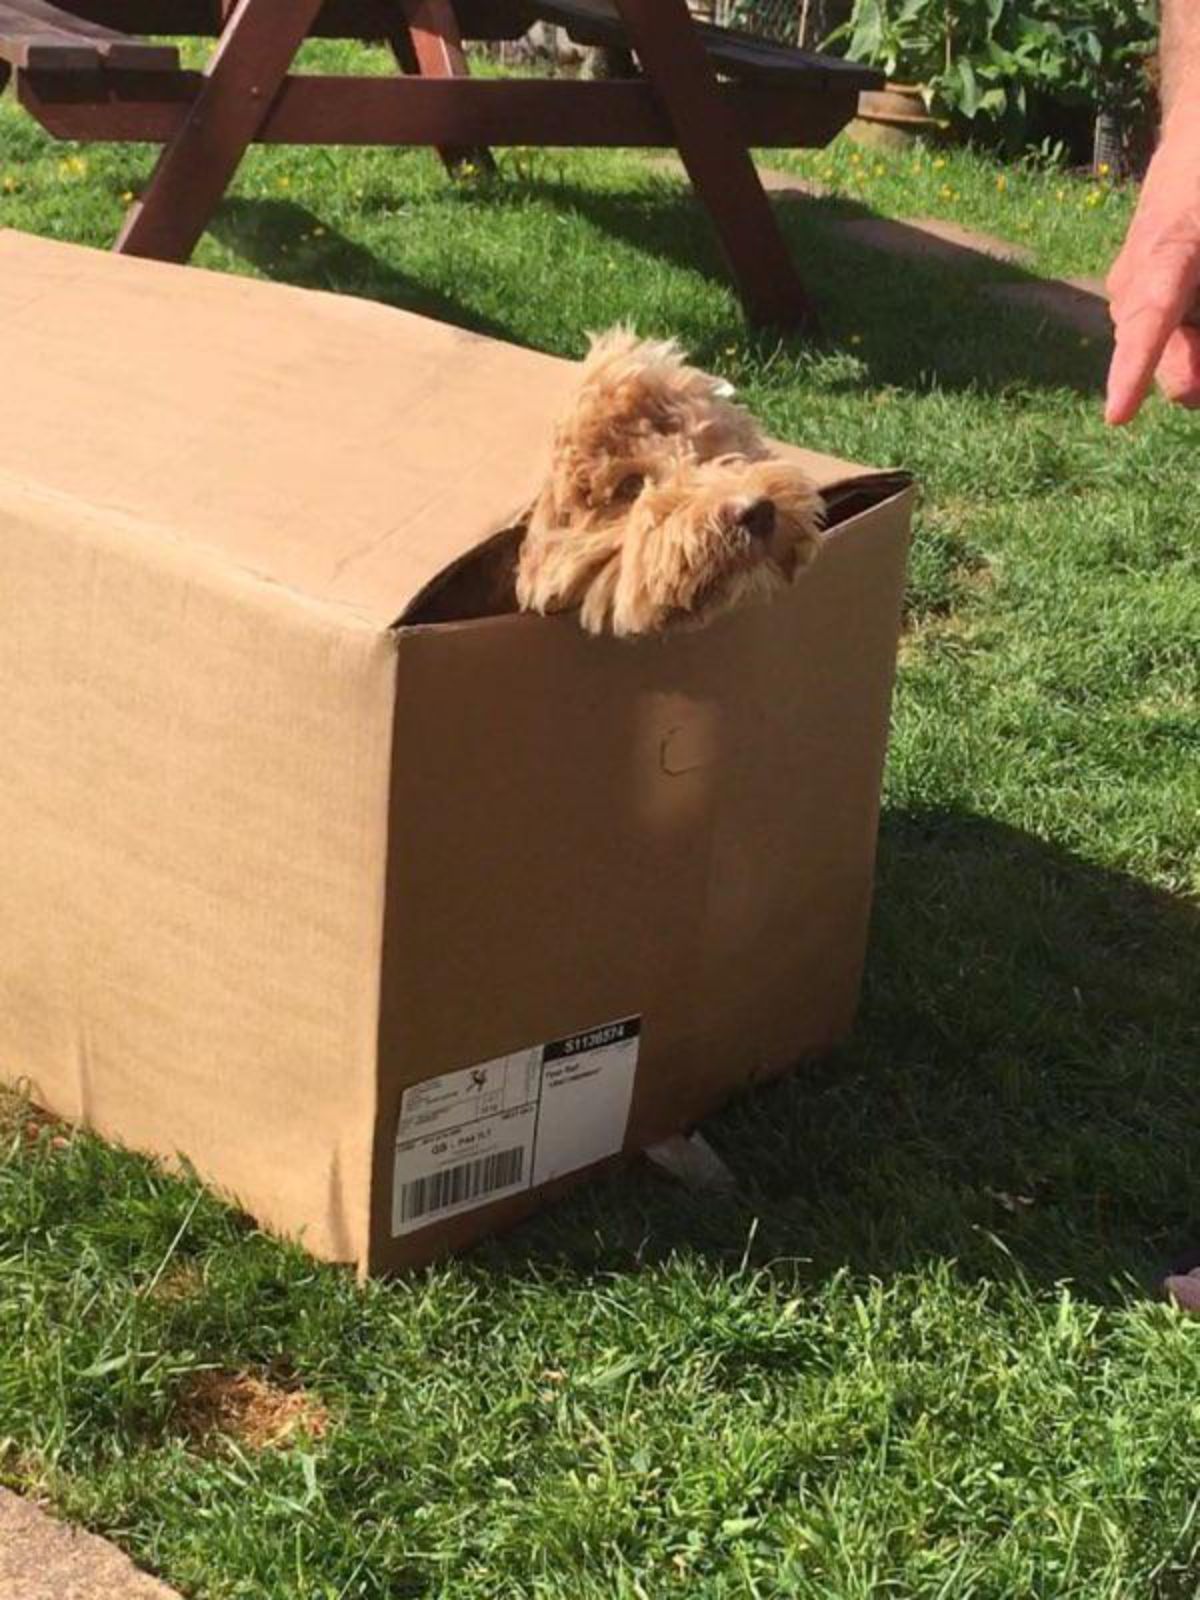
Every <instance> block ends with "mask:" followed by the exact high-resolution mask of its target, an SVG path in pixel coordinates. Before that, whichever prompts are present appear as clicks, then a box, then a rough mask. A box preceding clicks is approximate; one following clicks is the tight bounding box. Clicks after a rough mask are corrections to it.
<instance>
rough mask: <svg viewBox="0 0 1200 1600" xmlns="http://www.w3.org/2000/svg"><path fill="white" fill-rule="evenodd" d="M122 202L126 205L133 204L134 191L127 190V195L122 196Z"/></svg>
mask: <svg viewBox="0 0 1200 1600" xmlns="http://www.w3.org/2000/svg"><path fill="white" fill-rule="evenodd" d="M121 200H122V203H123V204H124V205H130V204H132V202H133V190H132V189H126V191H125V193H124V194H123V195H122V196H121Z"/></svg>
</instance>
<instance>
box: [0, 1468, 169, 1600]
mask: <svg viewBox="0 0 1200 1600" xmlns="http://www.w3.org/2000/svg"><path fill="white" fill-rule="evenodd" d="M0 1600H180V1596H179V1595H178V1594H177V1593H176V1592H175V1590H174V1589H168V1588H167V1586H166V1584H164V1583H160V1582H159V1581H158V1579H157V1578H151V1577H149V1576H148V1575H147V1574H146V1573H144V1572H139V1571H138V1569H137V1568H136V1567H135V1566H134V1564H133V1562H132V1561H130V1559H129V1557H128V1556H127V1555H125V1554H123V1552H122V1551H120V1550H118V1549H117V1548H116V1546H115V1545H111V1544H109V1543H108V1541H107V1539H99V1538H97V1537H96V1535H95V1534H94V1533H84V1532H83V1530H82V1529H80V1528H72V1527H69V1526H68V1525H67V1524H66V1523H65V1522H58V1521H56V1520H55V1519H54V1518H53V1517H50V1516H47V1514H46V1513H45V1512H44V1511H42V1510H40V1509H39V1508H38V1507H37V1506H35V1505H32V1504H31V1503H30V1502H29V1501H28V1500H23V1499H22V1498H21V1497H20V1495H15V1494H10V1493H9V1492H8V1490H7V1489H0Z"/></svg>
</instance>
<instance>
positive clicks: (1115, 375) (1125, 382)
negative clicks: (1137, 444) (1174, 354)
mask: <svg viewBox="0 0 1200 1600" xmlns="http://www.w3.org/2000/svg"><path fill="white" fill-rule="evenodd" d="M1178 322H1179V317H1178V315H1174V316H1173V315H1172V314H1171V312H1170V311H1169V310H1167V311H1164V310H1163V309H1161V308H1159V307H1157V306H1145V307H1142V308H1141V309H1140V310H1138V311H1135V312H1133V313H1131V314H1127V315H1125V316H1124V317H1123V318H1121V320H1119V321H1118V322H1117V324H1116V339H1117V343H1116V349H1115V350H1114V351H1113V356H1112V361H1111V363H1110V365H1109V369H1108V394H1107V397H1106V400H1105V406H1104V420H1105V422H1107V423H1109V424H1111V426H1113V427H1118V428H1119V427H1122V426H1123V425H1124V424H1125V423H1127V422H1132V421H1133V419H1134V417H1136V416H1137V414H1138V411H1139V410H1140V408H1141V404H1142V401H1143V400H1144V399H1145V398H1146V396H1147V394H1148V393H1149V391H1150V385H1151V383H1152V381H1153V379H1154V371H1155V368H1156V367H1157V366H1158V364H1159V362H1160V361H1161V360H1162V355H1163V351H1164V350H1165V349H1166V346H1167V340H1168V339H1169V338H1170V337H1171V334H1172V333H1173V332H1174V331H1175V329H1176V327H1177V326H1178Z"/></svg>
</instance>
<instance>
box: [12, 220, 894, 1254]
mask: <svg viewBox="0 0 1200 1600" xmlns="http://www.w3.org/2000/svg"><path fill="white" fill-rule="evenodd" d="M0 338H2V341H3V342H2V345H0V348H2V349H3V351H4V401H3V412H4V417H3V427H2V429H0V608H2V616H0V734H2V744H0V885H2V886H3V889H2V895H3V898H2V901H0V1070H3V1072H4V1073H5V1075H6V1076H8V1077H9V1078H18V1077H24V1078H26V1079H27V1080H28V1081H29V1082H30V1083H31V1084H32V1086H33V1092H34V1094H35V1097H36V1098H37V1099H38V1100H39V1101H40V1102H41V1103H42V1104H44V1105H45V1106H47V1107H49V1108H50V1109H51V1110H53V1111H55V1112H57V1113H59V1114H61V1115H63V1116H65V1117H69V1118H72V1119H76V1120H80V1121H83V1122H86V1123H88V1124H89V1125H91V1126H93V1127H95V1128H97V1129H99V1130H100V1131H101V1132H102V1133H103V1134H105V1135H107V1136H109V1137H111V1138H114V1139H117V1140H119V1141H121V1142H123V1143H125V1144H127V1145H130V1146H132V1147H135V1148H137V1149H141V1150H147V1151H152V1152H157V1153H159V1154H162V1155H164V1156H168V1157H169V1156H172V1155H174V1154H176V1153H182V1154H183V1155H185V1156H186V1157H187V1158H188V1159H189V1160H190V1161H191V1162H192V1163H193V1164H194V1165H195V1167H196V1168H197V1169H198V1170H199V1172H200V1173H201V1174H202V1175H204V1176H205V1177H206V1178H207V1179H209V1180H210V1181H211V1182H213V1183H214V1184H216V1185H217V1186H219V1187H220V1188H221V1189H222V1190H224V1191H226V1192H227V1193H229V1194H231V1195H233V1196H236V1198H237V1199H238V1200H239V1201H240V1202H241V1204H243V1205H244V1206H245V1207H246V1208H247V1209H248V1210H249V1211H251V1212H252V1213H253V1214H254V1215H255V1216H256V1217H258V1218H260V1219H261V1220H262V1221H263V1222H264V1223H265V1224H267V1225H268V1226H270V1227H272V1228H275V1229H278V1230H281V1231H283V1232H286V1233H289V1234H298V1235H300V1236H302V1238H303V1240H304V1242H305V1243H306V1245H307V1246H308V1247H309V1248H310V1249H311V1250H313V1251H314V1252H315V1253H316V1254H318V1255H320V1256H325V1257H331V1258H334V1259H339V1260H347V1261H354V1262H357V1263H358V1264H359V1266H360V1268H362V1269H364V1270H376V1269H382V1268H389V1267H395V1266H399V1265H404V1264H407V1263H411V1262H416V1261H420V1260H425V1259H427V1258H429V1257H430V1256H432V1255H435V1254H437V1253H440V1252H442V1251H444V1250H447V1249H455V1248H459V1247H461V1246H463V1245H464V1244H466V1243H468V1242H469V1241H470V1240H472V1239H474V1238H477V1237H479V1236H480V1235H482V1234H484V1233H487V1232H490V1231H492V1230H494V1229H496V1228H498V1227H500V1226H502V1225H507V1224H508V1223H511V1222H512V1221H514V1220H515V1219H517V1218H519V1217H521V1216H523V1215H525V1214H527V1213H528V1212H530V1211H531V1210H533V1209H534V1208H536V1207H537V1206H538V1205H540V1204H541V1203H542V1202H543V1201H544V1200H545V1198H546V1197H547V1195H548V1194H551V1193H554V1192H557V1190H558V1189H559V1188H560V1187H562V1185H563V1183H564V1182H565V1181H568V1180H571V1181H573V1180H575V1179H577V1178H578V1176H579V1175H580V1174H581V1173H582V1172H584V1171H587V1170H591V1169H593V1168H594V1167H595V1166H596V1165H597V1164H599V1163H601V1162H604V1161H607V1160H610V1159H612V1158H613V1156H614V1154H615V1153H616V1152H618V1151H620V1150H622V1149H623V1150H625V1151H627V1152H628V1151H633V1150H636V1149H638V1148H641V1147H643V1146H645V1145H647V1144H648V1143H651V1142H653V1141H656V1140H659V1139H661V1138H663V1137H665V1136H666V1135H668V1134H670V1133H672V1132H674V1131H677V1130H679V1129H680V1128H683V1127H686V1126H688V1125H690V1124H692V1123H693V1122H694V1121H695V1120H696V1119H698V1118H700V1117H703V1116H704V1115H705V1114H706V1113H707V1112H710V1111H712V1110H713V1109H714V1108H715V1107H716V1106H718V1105H720V1104H721V1103H722V1102H723V1101H725V1100H726V1099H728V1098H729V1097H730V1096H731V1095H732V1094H734V1093H735V1092H737V1091H739V1090H741V1089H743V1088H745V1086H746V1085H748V1084H750V1083H751V1082H753V1081H754V1080H755V1079H757V1078H760V1077H763V1076H766V1075H769V1074H772V1073H778V1072H780V1071H782V1070H784V1069H786V1068H787V1067H789V1066H790V1065H792V1064H794V1063H795V1062H796V1061H798V1060H799V1059H800V1058H802V1057H804V1056H807V1055H810V1054H812V1053H814V1052H820V1051H822V1050H825V1049H827V1048H828V1047H829V1046H830V1045H831V1044H833V1042H834V1041H835V1040H836V1039H838V1037H839V1036H840V1035H842V1034H844V1033H845V1031H846V1029H847V1028H848V1026H849V1025H850V1022H851V1018H852V1014H853V1010H854V1006H855V1000H856V994H857V990H858V985H859V974H860V968H861V963H862V957H863V948H864V939H865V934H866V926H867V916H868V907H869V901H870V891H871V877H872V864H873V854H874V846H875V834H876V823H877V813H878V803H879V787H880V773H881V767H882V763H883V756H884V747H885V740H886V730H887V722H888V707H889V697H890V690H891V683H892V675H893V668H894V660H895V650H896V640H897V629H898V617H899V611H900V598H901V590H902V586H903V574H904V560H905V548H906V543H907V533H908V521H909V511H910V495H909V492H908V491H907V489H906V488H905V487H903V486H902V485H901V484H899V483H898V482H897V480H895V479H892V480H881V481H880V482H879V483H877V484H875V485H871V484H868V485H866V487H865V488H864V489H863V491H862V492H861V493H860V494H859V495H858V496H857V497H856V498H852V499H851V500H850V501H848V502H846V503H845V504H843V506H842V512H841V514H842V521H841V523H840V525H839V526H837V528H836V530H835V531H834V532H833V534H832V535H831V538H830V541H829V547H828V549H827V550H826V552H825V553H824V555H823V558H822V560H821V561H820V562H818V564H817V566H816V568H815V569H814V570H813V571H812V573H811V575H809V576H807V577H806V578H805V579H804V580H803V581H802V582H801V583H800V584H799V585H798V586H797V587H796V588H795V590H794V591H792V592H790V593H789V594H788V595H786V596H785V597H783V598H782V599H780V600H778V601H776V602H774V603H773V604H771V605H769V606H766V607H762V608H758V609H755V610H747V611H743V612H741V613H739V614H737V615H735V616H733V617H730V618H728V619H726V620H724V621H722V622H720V623H718V624H716V625H714V626H713V627H711V628H709V629H707V630H705V631H703V632H699V633H694V634H685V635H679V636H676V637H671V638H669V639H667V640H665V641H662V640H653V641H649V642H643V643H638V644H630V643H623V642H615V641H611V640H602V641H598V640H594V639H591V638H588V637H586V636H585V635H584V634H583V633H582V632H581V631H580V629H579V628H578V626H577V625H576V623H575V622H574V621H573V620H572V619H571V618H556V619H553V620H543V619H540V618H530V617H515V616H514V617H503V618H493V619H489V620H482V621H479V620H476V621H471V620H461V621H448V622H443V623H440V624H438V625H429V624H423V623H422V622H421V621H420V616H421V607H422V603H423V600H422V597H423V596H425V595H426V594H427V593H428V592H429V586H430V584H431V583H432V582H434V581H435V580H436V579H437V578H438V575H439V574H441V573H444V572H445V571H446V570H447V569H448V568H449V567H451V566H452V564H453V563H454V562H455V561H457V560H459V559H460V558H462V557H463V556H464V555H465V554H467V553H468V552H470V551H471V550H472V549H474V548H475V547H476V546H478V544H479V543H480V541H481V540H483V539H485V538H486V537H488V536H489V535H492V534H494V533H496V532H497V530H502V529H503V528H505V527H506V526H509V525H511V522H512V520H513V517H514V515H515V513H516V512H517V511H518V509H519V508H520V507H521V506H522V505H523V504H524V503H526V501H527V497H528V495H529V493H530V491H531V489H532V486H533V484H534V483H535V481H536V479H537V477H538V474H539V471H540V469H541V467H542V464H543V452H544V447H545V441H546V440H547V439H548V438H549V434H550V428H551V423H552V419H553V418H554V416H555V414H556V412H557V411H558V410H559V408H560V406H561V404H562V402H563V398H564V395H565V394H566V392H567V389H568V386H569V385H570V383H571V382H572V377H573V371H572V367H571V366H570V364H569V363H565V362H562V361H558V360H554V359H551V358H549V357H546V356H543V355H538V354H535V353H533V352H530V351H527V350H521V349H517V348H514V347H510V346H508V345H505V344H501V343H497V342H495V341H492V340H487V339H483V338H479V337H476V336H474V335H471V334H469V333H465V332H463V331H461V330H460V329H456V328H452V327H447V326H444V325H442V324H439V323H435V322H430V321H427V320H424V319H421V318H418V317H414V316H409V315H405V314H403V313H401V312H397V311H393V310H388V309H385V308H384V307H381V306H378V305H373V304H367V303H364V302H361V301H356V300H351V299H346V298H338V297H333V296H328V295H322V294H315V293H309V292H305V291H302V290H294V289H289V288H282V287H277V286H273V285H268V284H263V283H256V282H251V281H245V280H239V279H236V278H232V277H225V276H220V275H214V274H207V273H203V272H198V271H194V270H190V269H186V268H177V267H170V266H163V265H160V264H157V263H151V262H143V261H135V260H124V259H116V258H113V257H111V256H108V255H104V254H100V253H97V252H92V251H88V250H83V249H78V248H74V247H70V246H64V245H58V244H51V243H46V242H44V241H38V240H34V239H30V238H26V237H22V236H20V235H17V234H13V233H8V234H4V235H0ZM806 459H808V461H809V462H810V464H811V466H812V467H813V469H814V470H815V471H816V472H817V474H818V475H819V476H820V477H821V478H822V479H824V480H825V481H827V482H828V481H831V480H834V479H839V478H844V477H845V476H846V474H847V472H849V471H851V470H852V469H848V468H847V467H846V466H845V464H844V463H839V462H834V461H830V460H828V459H825V458H820V457H815V456H808V457H807V458H806ZM616 1024H621V1026H616ZM610 1025H611V1026H610ZM555 1041H557V1044H555V1046H554V1047H553V1048H545V1047H546V1046H547V1044H548V1042H555ZM471 1069H474V1070H471ZM531 1180H532V1182H533V1187H532V1188H531V1187H530V1183H531ZM439 1207H440V1208H441V1209H439Z"/></svg>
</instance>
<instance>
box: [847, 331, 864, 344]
mask: <svg viewBox="0 0 1200 1600" xmlns="http://www.w3.org/2000/svg"><path fill="white" fill-rule="evenodd" d="M850 343H851V344H861V343H862V334H861V333H852V334H851V335H850Z"/></svg>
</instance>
